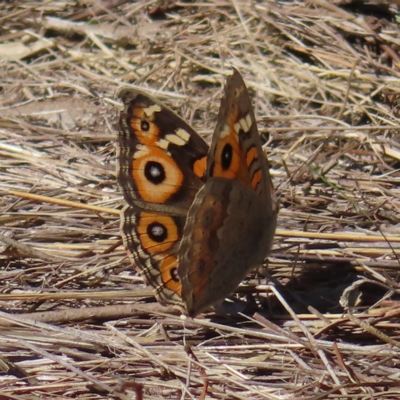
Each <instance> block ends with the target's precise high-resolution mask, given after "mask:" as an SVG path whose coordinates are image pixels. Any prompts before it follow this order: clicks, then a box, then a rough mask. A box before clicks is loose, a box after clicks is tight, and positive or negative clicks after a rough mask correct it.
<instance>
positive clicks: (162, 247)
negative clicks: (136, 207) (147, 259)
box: [137, 212, 179, 254]
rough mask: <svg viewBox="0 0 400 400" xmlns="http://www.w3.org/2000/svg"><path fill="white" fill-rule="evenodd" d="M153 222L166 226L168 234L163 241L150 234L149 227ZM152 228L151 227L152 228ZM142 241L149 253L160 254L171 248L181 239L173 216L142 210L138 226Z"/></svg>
mask: <svg viewBox="0 0 400 400" xmlns="http://www.w3.org/2000/svg"><path fill="white" fill-rule="evenodd" d="M151 224H154V225H161V226H162V227H164V228H165V230H166V232H167V235H166V237H165V239H164V240H163V241H162V242H157V241H156V240H154V239H152V238H151V237H150V235H149V232H148V229H149V226H150V225H151ZM150 229H151V228H150ZM137 232H138V234H139V237H140V243H141V245H142V247H143V249H144V250H145V251H146V252H147V253H151V254H158V253H162V252H164V251H166V250H169V249H170V248H171V247H172V246H173V245H174V244H175V242H176V241H177V240H178V239H179V236H178V228H177V226H176V224H175V222H174V220H173V219H172V218H171V217H168V216H167V215H161V214H152V213H148V212H142V213H141V214H140V221H139V224H138V226H137Z"/></svg>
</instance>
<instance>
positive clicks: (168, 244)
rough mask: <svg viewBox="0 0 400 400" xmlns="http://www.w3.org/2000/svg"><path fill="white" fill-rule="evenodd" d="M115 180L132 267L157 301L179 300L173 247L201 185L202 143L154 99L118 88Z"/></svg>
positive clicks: (176, 246) (188, 127) (203, 145)
mask: <svg viewBox="0 0 400 400" xmlns="http://www.w3.org/2000/svg"><path fill="white" fill-rule="evenodd" d="M119 97H120V98H121V99H122V101H123V103H124V109H123V111H122V112H121V114H120V122H119V132H118V150H119V151H118V168H117V176H118V183H119V186H120V188H121V191H122V193H123V196H124V199H125V201H126V203H127V205H126V206H125V207H124V209H123V210H122V211H121V235H122V239H123V242H124V245H125V247H126V249H127V250H128V253H129V254H130V256H131V258H132V259H133V262H134V263H135V266H136V268H137V269H138V270H139V271H140V272H141V273H142V274H143V276H144V278H145V280H146V281H147V283H149V284H150V285H152V286H153V287H154V288H155V290H156V296H157V299H158V300H159V301H160V302H161V303H162V304H174V305H181V304H182V299H181V284H180V282H179V277H178V274H177V252H178V247H179V243H180V241H181V238H182V234H183V227H184V225H185V221H186V215H187V212H188V209H189V207H190V205H191V204H192V202H193V199H194V196H195V194H196V193H197V192H198V190H199V189H200V187H201V186H202V185H203V178H204V171H205V158H206V154H207V150H208V145H207V144H206V143H205V142H204V141H203V139H202V138H201V137H200V136H198V135H197V133H196V132H195V131H194V130H193V129H192V128H191V127H190V126H189V125H187V124H186V123H185V122H184V121H183V120H182V119H181V118H180V117H178V116H177V115H176V114H175V113H173V112H172V111H171V110H170V109H168V108H167V107H166V106H165V105H163V104H162V103H160V102H158V101H157V100H155V99H153V98H151V97H149V96H147V95H145V94H143V93H141V92H137V91H133V90H130V89H123V90H122V91H121V92H120V93H119Z"/></svg>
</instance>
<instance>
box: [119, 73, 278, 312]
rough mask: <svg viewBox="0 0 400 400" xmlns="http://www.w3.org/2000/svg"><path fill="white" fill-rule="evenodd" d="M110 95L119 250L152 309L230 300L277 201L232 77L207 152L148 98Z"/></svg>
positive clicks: (256, 260) (261, 254)
mask: <svg viewBox="0 0 400 400" xmlns="http://www.w3.org/2000/svg"><path fill="white" fill-rule="evenodd" d="M120 97H121V98H122V100H123V102H124V104H125V109H124V111H123V112H122V113H121V118H120V132H119V168H118V182H119V185H120V187H121V188H122V192H123V194H124V198H125V201H126V202H127V205H126V206H125V207H124V209H123V210H122V213H121V231H122V237H123V240H124V244H125V247H126V248H127V249H128V252H129V253H130V254H131V256H132V258H133V260H134V262H135V264H136V266H137V268H138V269H139V270H140V271H141V273H142V274H143V275H144V277H145V279H146V281H147V282H148V283H149V284H151V285H152V286H153V287H154V288H155V290H156V296H157V298H158V299H159V301H160V302H161V303H163V304H173V305H176V306H178V307H180V308H181V309H182V310H183V311H184V312H186V313H187V314H188V315H190V316H195V315H197V314H198V313H200V312H201V311H204V310H206V309H207V308H209V307H210V306H212V305H214V304H215V303H217V302H219V301H222V300H223V299H224V298H225V297H226V296H228V295H229V294H231V293H232V292H233V291H234V290H235V288H236V287H237V286H238V285H239V284H240V282H241V281H242V279H243V278H244V277H245V276H246V275H247V273H248V272H249V271H250V270H251V269H253V268H254V267H256V266H258V265H260V264H262V262H263V260H264V258H265V257H266V256H267V255H268V253H269V251H270V249H271V246H272V239H273V235H274V232H275V226H276V217H277V201H276V199H275V195H274V191H273V187H272V183H271V179H270V176H269V167H268V162H267V159H266V158H265V156H264V153H263V151H262V147H261V142H260V138H259V134H258V131H257V126H256V121H255V117H254V113H253V110H252V106H251V101H250V98H249V95H248V92H247V89H246V87H245V85H244V82H243V80H242V78H241V76H240V74H239V73H238V72H237V71H234V74H233V75H232V76H231V77H229V78H228V82H227V85H226V87H225V97H224V99H223V100H222V104H221V108H220V112H219V116H218V123H217V126H216V129H215V132H214V135H213V140H212V144H211V147H210V149H209V150H208V146H207V144H206V143H205V142H204V141H203V140H202V139H201V138H200V137H199V136H198V135H197V134H196V133H195V132H194V131H193V130H192V129H191V128H190V127H189V126H188V125H187V124H186V123H185V122H184V121H182V120H181V119H180V118H179V117H178V116H177V115H175V114H174V113H173V112H172V111H171V110H169V109H168V108H166V107H165V106H163V105H162V104H161V103H159V102H157V101H156V100H154V99H151V98H150V97H148V96H146V95H143V94H141V93H138V92H132V91H129V90H128V91H127V90H125V91H124V90H123V91H122V92H121V93H120Z"/></svg>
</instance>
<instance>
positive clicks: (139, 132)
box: [129, 108, 160, 146]
mask: <svg viewBox="0 0 400 400" xmlns="http://www.w3.org/2000/svg"><path fill="white" fill-rule="evenodd" d="M133 115H134V116H133V117H132V119H131V120H130V121H129V122H130V125H131V127H132V129H133V130H134V131H135V135H136V136H137V138H138V140H139V142H140V143H142V144H144V145H146V146H151V145H154V144H155V142H156V141H157V140H158V136H159V135H160V130H159V129H158V127H157V125H156V124H154V123H153V121H154V115H152V116H151V117H148V116H147V115H146V113H145V112H144V110H143V108H136V109H135V110H134V111H133ZM143 123H147V125H148V129H147V130H143V129H142V126H143Z"/></svg>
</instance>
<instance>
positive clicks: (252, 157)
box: [246, 147, 257, 167]
mask: <svg viewBox="0 0 400 400" xmlns="http://www.w3.org/2000/svg"><path fill="white" fill-rule="evenodd" d="M256 158H257V150H256V148H255V147H252V148H251V149H250V150H249V151H248V152H247V154H246V164H247V166H248V167H250V165H251V163H252V162H253V161H254V160H255V159H256Z"/></svg>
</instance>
